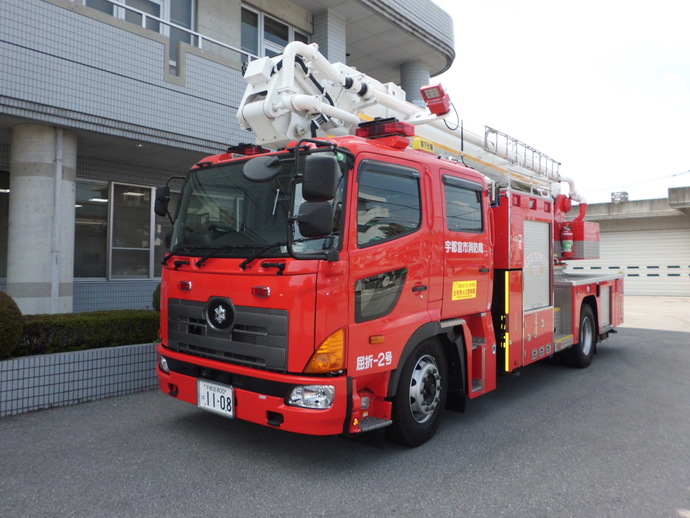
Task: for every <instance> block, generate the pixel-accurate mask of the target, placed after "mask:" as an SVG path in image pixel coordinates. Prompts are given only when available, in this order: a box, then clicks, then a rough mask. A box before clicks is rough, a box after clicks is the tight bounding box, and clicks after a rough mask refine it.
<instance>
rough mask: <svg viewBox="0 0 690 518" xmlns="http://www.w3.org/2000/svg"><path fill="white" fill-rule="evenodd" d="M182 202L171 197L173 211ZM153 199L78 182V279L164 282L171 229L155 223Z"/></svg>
mask: <svg viewBox="0 0 690 518" xmlns="http://www.w3.org/2000/svg"><path fill="white" fill-rule="evenodd" d="M177 196H178V194H176V193H175V194H173V195H172V196H171V198H172V201H171V204H170V207H171V209H172V210H174V209H175V206H176V203H177ZM153 199H154V189H153V188H152V187H142V186H137V185H127V184H122V183H110V184H108V183H105V182H91V181H86V180H77V195H76V204H75V219H74V226H75V228H74V277H75V278H93V277H100V278H108V279H113V280H117V279H152V278H154V277H160V274H161V266H160V262H161V261H162V260H163V257H164V256H165V254H166V252H167V248H166V246H165V235H166V234H168V233H169V232H170V230H171V228H172V226H171V224H170V221H169V220H168V219H167V218H166V219H163V218H158V219H157V220H155V219H154V214H153ZM1 201H2V200H1V199H0V203H1ZM0 208H1V206H0Z"/></svg>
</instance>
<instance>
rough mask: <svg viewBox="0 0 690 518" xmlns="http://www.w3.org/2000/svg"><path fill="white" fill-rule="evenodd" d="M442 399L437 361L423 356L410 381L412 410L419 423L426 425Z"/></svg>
mask: <svg viewBox="0 0 690 518" xmlns="http://www.w3.org/2000/svg"><path fill="white" fill-rule="evenodd" d="M440 399H441V374H440V372H439V370H438V367H437V365H436V361H435V360H434V358H432V357H431V356H429V355H425V356H422V357H421V358H420V359H419V360H418V361H417V364H416V365H415V368H414V369H413V370H412V378H411V380H410V410H411V411H412V416H413V417H414V419H415V420H416V421H417V422H418V423H425V422H426V421H428V420H429V419H431V416H432V415H433V413H434V411H435V410H436V407H437V406H438V403H439V401H440Z"/></svg>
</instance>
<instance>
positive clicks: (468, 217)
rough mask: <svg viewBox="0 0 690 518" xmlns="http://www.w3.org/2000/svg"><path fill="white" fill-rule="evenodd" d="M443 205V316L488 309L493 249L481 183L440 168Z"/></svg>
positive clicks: (473, 312) (470, 313)
mask: <svg viewBox="0 0 690 518" xmlns="http://www.w3.org/2000/svg"><path fill="white" fill-rule="evenodd" d="M441 178H442V184H443V205H444V213H443V214H444V243H443V245H444V254H443V258H444V281H443V308H442V311H441V314H442V317H443V318H454V317H459V316H465V315H472V314H476V313H482V312H485V311H488V310H489V309H490V308H491V291H492V279H493V278H492V271H493V250H492V247H491V240H490V228H489V221H488V206H489V199H488V194H487V192H486V189H485V187H484V185H483V183H480V181H479V180H476V179H473V178H472V177H470V176H469V175H468V176H467V177H466V176H464V175H462V173H461V172H455V171H450V170H444V169H442V170H441Z"/></svg>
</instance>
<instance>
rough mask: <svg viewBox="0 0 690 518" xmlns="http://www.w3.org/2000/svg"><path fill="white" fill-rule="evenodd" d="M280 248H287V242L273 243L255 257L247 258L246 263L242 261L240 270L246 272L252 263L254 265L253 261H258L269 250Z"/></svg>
mask: <svg viewBox="0 0 690 518" xmlns="http://www.w3.org/2000/svg"><path fill="white" fill-rule="evenodd" d="M279 246H287V241H278V242H276V243H272V244H270V245H268V246H267V247H266V248H262V249H261V250H259V251H258V252H256V253H255V254H254V255H251V256H249V257H247V258H246V259H245V260H244V261H242V262H241V263H240V268H242V269H243V270H246V269H247V266H249V264H250V263H252V262H253V261H255V260H256V259H258V258H259V257H261V256H262V255H264V254H265V253H266V252H268V251H269V250H272V249H273V248H276V247H279Z"/></svg>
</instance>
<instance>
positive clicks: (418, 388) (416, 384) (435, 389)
mask: <svg viewBox="0 0 690 518" xmlns="http://www.w3.org/2000/svg"><path fill="white" fill-rule="evenodd" d="M447 395H448V364H447V361H446V355H445V352H444V351H443V347H442V345H441V343H440V342H439V341H438V340H436V339H431V340H425V341H424V342H422V343H420V344H419V345H418V346H417V347H416V348H415V350H414V351H413V352H412V354H411V355H410V357H409V358H408V359H407V361H406V362H405V365H404V366H403V369H402V372H401V374H400V381H399V382H398V390H397V393H396V395H395V397H394V399H393V412H392V414H393V415H392V417H393V424H392V425H391V426H390V427H388V428H386V435H387V437H388V438H389V439H390V440H392V441H394V442H397V443H399V444H403V445H405V446H419V445H421V444H424V443H425V442H427V441H428V440H429V439H431V438H432V437H433V436H434V434H435V433H436V430H437V429H438V427H439V425H440V424H441V417H442V415H443V410H444V408H445V406H446V397H447Z"/></svg>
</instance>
